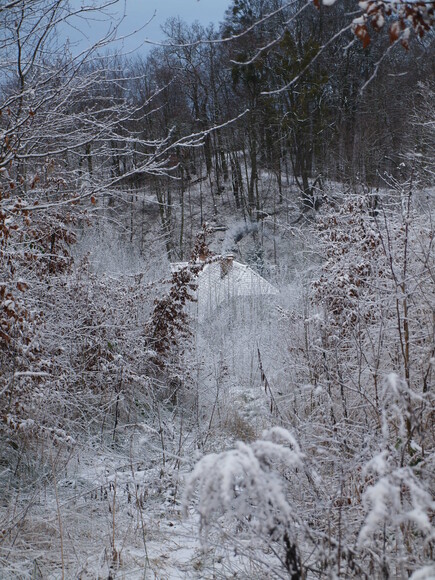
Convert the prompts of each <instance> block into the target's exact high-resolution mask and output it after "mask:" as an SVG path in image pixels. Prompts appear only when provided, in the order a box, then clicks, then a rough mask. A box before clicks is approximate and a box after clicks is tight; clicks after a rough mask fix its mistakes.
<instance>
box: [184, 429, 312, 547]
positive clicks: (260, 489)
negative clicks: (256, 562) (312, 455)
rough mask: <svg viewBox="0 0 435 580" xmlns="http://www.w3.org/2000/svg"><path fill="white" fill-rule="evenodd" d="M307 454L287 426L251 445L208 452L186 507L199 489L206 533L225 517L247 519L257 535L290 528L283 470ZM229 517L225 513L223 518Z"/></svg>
mask: <svg viewBox="0 0 435 580" xmlns="http://www.w3.org/2000/svg"><path fill="white" fill-rule="evenodd" d="M302 458H303V454H302V453H301V451H300V449H299V446H298V444H297V442H296V440H295V439H294V437H293V436H292V435H291V433H289V432H288V431H287V430H285V429H283V428H280V427H274V428H272V429H269V430H267V431H264V433H263V438H262V439H260V440H257V441H254V442H253V443H251V444H246V443H242V442H241V441H239V442H237V444H236V447H235V449H231V450H229V451H224V452H222V453H217V454H216V453H212V454H210V455H206V456H205V457H203V458H202V459H201V460H200V461H199V463H198V464H197V465H196V467H195V469H194V470H193V472H192V473H191V475H190V477H189V479H188V482H187V486H186V490H185V496H184V509H185V512H187V509H188V506H189V504H190V502H191V501H192V500H193V499H194V496H195V490H196V489H197V488H198V491H199V497H198V505H197V509H198V512H199V515H200V525H201V531H202V532H203V538H204V539H206V538H207V534H208V531H209V528H210V526H211V525H212V524H213V523H214V521H217V520H219V518H220V517H221V516H226V517H228V518H229V519H230V520H231V519H232V520H233V521H234V520H236V521H237V523H239V524H240V523H244V524H247V525H248V526H249V527H250V528H251V529H253V531H255V532H256V533H257V534H269V535H273V534H275V533H276V531H277V530H278V529H279V528H281V529H282V530H286V529H287V528H288V526H289V523H290V521H291V516H292V508H291V506H290V504H289V503H288V500H287V498H286V495H285V493H284V490H283V486H282V473H283V471H285V470H288V469H290V468H295V467H298V466H300V465H302ZM224 519H225V518H224Z"/></svg>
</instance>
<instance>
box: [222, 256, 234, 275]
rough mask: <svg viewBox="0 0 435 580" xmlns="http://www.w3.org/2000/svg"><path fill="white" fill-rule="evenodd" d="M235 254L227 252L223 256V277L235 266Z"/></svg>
mask: <svg viewBox="0 0 435 580" xmlns="http://www.w3.org/2000/svg"><path fill="white" fill-rule="evenodd" d="M233 261H234V256H233V254H225V256H222V258H221V278H225V276H226V275H227V274H228V272H230V271H231V268H232V267H233Z"/></svg>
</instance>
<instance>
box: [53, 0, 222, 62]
mask: <svg viewBox="0 0 435 580" xmlns="http://www.w3.org/2000/svg"><path fill="white" fill-rule="evenodd" d="M72 4H73V6H74V5H77V6H81V5H82V4H83V1H82V0H73V2H72ZM229 4H230V1H229V0H125V3H124V2H119V3H118V4H116V5H115V6H113V7H111V8H110V10H108V11H107V12H108V14H107V18H104V17H103V16H102V15H101V14H99V15H98V16H96V15H93V16H89V18H88V19H86V20H85V19H84V18H83V17H82V18H80V20H78V21H77V25H76V27H75V28H74V27H73V26H68V27H66V28H65V30H64V35H65V37H66V38H69V39H70V42H71V43H72V44H75V43H77V46H78V47H79V48H82V47H84V46H85V45H87V44H92V43H94V42H96V41H97V40H99V38H101V37H103V36H104V34H105V33H106V32H107V30H108V29H109V27H110V26H111V25H113V22H112V19H111V17H114V18H115V19H121V18H123V16H124V10H125V17H124V18H123V20H122V23H121V26H120V35H130V34H131V33H133V32H134V31H138V32H137V33H136V34H133V35H132V36H131V37H129V38H127V39H126V40H125V41H124V44H123V46H124V49H126V50H128V51H131V50H138V51H139V52H140V53H143V52H147V51H148V50H149V49H150V48H151V47H152V44H150V43H149V42H145V44H144V41H151V42H153V41H154V42H162V40H163V39H164V34H163V32H162V26H163V25H164V23H165V22H166V20H167V19H168V18H171V17H178V16H179V17H180V18H182V19H183V20H184V21H186V22H188V23H191V22H194V21H195V20H198V21H199V22H200V23H201V24H203V25H205V26H207V25H208V24H210V23H214V24H217V23H219V22H220V21H222V19H223V17H224V13H225V10H226V9H227V8H228V6H229ZM142 27H143V28H142Z"/></svg>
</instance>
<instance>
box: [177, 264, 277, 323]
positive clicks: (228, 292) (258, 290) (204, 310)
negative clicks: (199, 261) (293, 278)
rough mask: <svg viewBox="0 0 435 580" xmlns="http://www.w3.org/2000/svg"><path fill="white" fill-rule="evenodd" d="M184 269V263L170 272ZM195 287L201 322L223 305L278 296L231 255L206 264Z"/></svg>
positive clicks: (198, 314)
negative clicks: (246, 299)
mask: <svg viewBox="0 0 435 580" xmlns="http://www.w3.org/2000/svg"><path fill="white" fill-rule="evenodd" d="M187 265H188V264H187V262H178V263H174V264H171V270H172V271H173V272H176V271H178V270H180V269H181V268H183V267H186V266H187ZM197 284H198V289H197V302H196V303H195V308H196V310H197V317H198V321H200V322H202V321H203V320H205V319H206V318H208V317H209V316H210V315H211V314H212V313H213V312H214V311H215V310H216V309H217V308H218V307H220V306H221V305H223V304H224V303H226V302H228V303H230V302H234V300H235V299H239V298H240V299H243V298H247V297H259V296H274V295H277V294H279V291H278V289H277V288H275V286H273V285H272V284H271V283H270V282H268V281H267V280H265V279H264V278H263V277H262V276H260V274H258V273H257V272H255V271H254V270H253V269H252V268H250V267H249V266H247V265H246V264H241V263H240V262H237V261H236V260H235V259H234V257H233V256H232V255H231V254H228V255H225V256H222V257H221V259H218V260H216V261H213V262H211V263H209V264H206V265H205V266H204V268H203V269H202V270H201V272H200V273H199V275H198V280H197Z"/></svg>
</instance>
